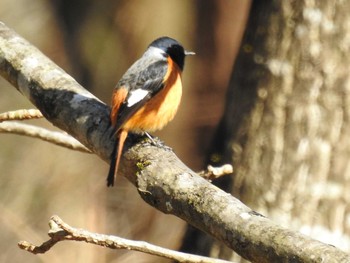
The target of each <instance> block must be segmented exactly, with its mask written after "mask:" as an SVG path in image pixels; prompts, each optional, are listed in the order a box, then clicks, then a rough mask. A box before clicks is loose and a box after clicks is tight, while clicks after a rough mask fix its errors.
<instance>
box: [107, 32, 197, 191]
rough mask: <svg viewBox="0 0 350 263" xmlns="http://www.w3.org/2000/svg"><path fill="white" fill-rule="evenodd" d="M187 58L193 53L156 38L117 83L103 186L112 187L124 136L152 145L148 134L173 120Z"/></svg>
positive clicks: (166, 40) (172, 40)
mask: <svg viewBox="0 0 350 263" xmlns="http://www.w3.org/2000/svg"><path fill="white" fill-rule="evenodd" d="M189 55H195V53H194V52H191V51H187V50H185V49H184V47H183V46H182V45H181V44H180V43H179V42H178V41H177V40H175V39H173V38H170V37H167V36H163V37H160V38H157V39H156V40H154V41H153V42H152V43H151V44H150V45H149V46H148V47H147V49H146V51H145V52H144V54H143V55H142V57H141V58H139V59H138V60H137V61H136V62H135V63H134V64H132V65H131V67H130V68H129V69H128V70H127V71H126V72H125V74H124V75H123V76H122V78H121V79H120V80H119V82H118V83H117V85H116V87H115V88H114V90H113V93H112V102H111V113H110V121H111V125H112V128H113V136H115V137H116V140H115V144H114V148H113V151H112V155H111V162H110V168H109V172H108V176H107V186H113V185H114V181H115V178H116V174H117V172H118V167H119V162H120V158H121V155H122V151H123V147H124V142H125V140H126V138H127V136H128V133H129V132H132V133H141V134H142V133H145V134H146V135H147V136H148V137H149V138H150V139H151V141H152V142H154V141H153V139H152V137H151V136H150V135H149V134H148V132H153V131H156V130H160V129H162V128H163V127H164V126H165V125H166V124H167V123H168V122H170V121H171V120H172V119H173V118H174V116H175V114H176V112H177V110H178V107H179V104H180V101H181V96H182V79H181V73H182V71H183V69H184V64H185V57H186V56H189Z"/></svg>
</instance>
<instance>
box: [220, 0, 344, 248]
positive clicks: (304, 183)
mask: <svg viewBox="0 0 350 263" xmlns="http://www.w3.org/2000/svg"><path fill="white" fill-rule="evenodd" d="M349 7H350V3H349V2H346V1H345V2H339V1H302V2H296V1H253V2H252V9H251V13H250V18H249V21H248V25H247V29H246V33H245V36H244V39H243V42H242V46H241V49H240V53H239V56H238V58H237V61H236V63H235V67H234V71H233V73H232V78H231V82H230V87H229V92H228V96H227V97H228V100H227V106H226V109H225V114H224V117H223V120H222V123H221V127H220V129H219V133H218V134H221V137H220V136H219V138H225V139H223V140H221V144H219V145H222V146H223V147H221V148H219V154H221V155H222V156H227V155H230V156H231V158H232V162H233V166H234V171H235V173H234V174H235V177H234V190H233V193H234V194H235V195H236V196H237V197H238V198H239V199H240V200H242V201H243V202H244V203H246V204H247V205H249V206H251V207H252V208H254V209H256V210H257V211H259V212H262V213H263V214H264V215H268V216H269V217H271V218H273V219H274V220H275V221H277V222H279V223H280V224H282V225H285V226H289V227H291V228H293V229H297V230H301V231H302V232H303V233H307V234H310V235H312V236H313V237H315V238H317V239H319V240H323V241H325V242H330V243H332V244H334V245H337V246H341V247H342V249H344V250H347V251H349V249H350V241H349V238H348V235H349V229H350V228H349V226H350V225H349V220H348V217H349V206H348V204H349V202H350V200H349V197H348V194H347V193H348V192H349V190H350V189H349V183H348V182H349V180H348V178H349V171H350V170H349V169H348V167H349V159H350V158H349V157H350V156H349V151H348V149H349V146H350V138H349V136H348V130H349V125H350V122H349V120H350V119H349V116H350V110H349V105H350V104H349V100H350V96H349V87H350V83H349V80H350V79H349V72H348V65H349V64H350V55H349V54H350V53H349V51H350V50H349V49H350V45H349V44H350V43H349V42H350V41H349V39H350V30H349V26H348V25H349V24H350V19H349V16H348V14H347V10H349ZM225 135H227V136H226V137H225Z"/></svg>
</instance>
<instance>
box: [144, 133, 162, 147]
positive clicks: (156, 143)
mask: <svg viewBox="0 0 350 263" xmlns="http://www.w3.org/2000/svg"><path fill="white" fill-rule="evenodd" d="M145 134H146V136H147V137H148V138H149V139H150V140H151V142H152V143H153V145H155V146H160V144H161V143H159V142H156V141H155V140H154V139H153V137H152V136H151V135H150V134H149V133H148V132H145Z"/></svg>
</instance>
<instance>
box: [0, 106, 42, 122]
mask: <svg viewBox="0 0 350 263" xmlns="http://www.w3.org/2000/svg"><path fill="white" fill-rule="evenodd" d="M43 117H44V116H43V114H42V113H41V112H40V111H39V110H37V109H29V110H27V109H22V110H15V111H8V112H4V113H0V122H3V121H11V120H28V119H40V118H43Z"/></svg>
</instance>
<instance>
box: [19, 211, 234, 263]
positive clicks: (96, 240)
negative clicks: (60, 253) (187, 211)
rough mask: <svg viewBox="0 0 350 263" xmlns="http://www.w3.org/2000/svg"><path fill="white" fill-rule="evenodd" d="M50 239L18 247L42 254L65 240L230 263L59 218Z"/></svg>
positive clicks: (179, 258) (52, 223)
mask: <svg viewBox="0 0 350 263" xmlns="http://www.w3.org/2000/svg"><path fill="white" fill-rule="evenodd" d="M49 226H50V230H49V233H48V234H49V236H50V239H49V240H48V241H46V242H44V243H42V244H41V245H40V246H36V245H33V244H31V243H29V242H27V241H21V242H19V243H18V246H19V247H20V248H21V249H24V250H27V251H29V252H31V253H33V254H41V253H45V252H47V251H48V250H50V249H51V248H52V247H53V246H54V245H55V244H56V243H58V242H60V241H64V240H72V241H84V242H86V243H90V244H95V245H99V246H103V247H109V248H113V249H128V250H134V251H139V252H144V253H147V254H151V255H155V256H160V257H163V258H168V259H172V260H176V261H177V262H191V263H228V261H225V260H220V259H213V258H208V257H202V256H196V255H190V254H186V253H182V252H177V251H174V250H170V249H166V248H162V247H159V246H155V245H152V244H149V243H146V242H143V241H134V240H129V239H125V238H121V237H117V236H110V235H103V234H98V233H92V232H89V231H86V230H84V229H77V228H74V227H71V226H69V225H68V224H67V223H65V222H63V221H62V219H60V218H59V217H58V216H53V217H51V220H50V222H49Z"/></svg>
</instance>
